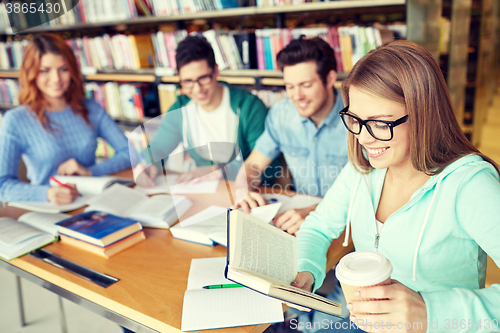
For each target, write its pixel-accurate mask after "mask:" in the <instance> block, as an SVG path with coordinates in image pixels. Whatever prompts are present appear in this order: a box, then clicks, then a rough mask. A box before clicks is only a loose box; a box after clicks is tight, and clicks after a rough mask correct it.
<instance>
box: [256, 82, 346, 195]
mask: <svg viewBox="0 0 500 333" xmlns="http://www.w3.org/2000/svg"><path fill="white" fill-rule="evenodd" d="M343 107H344V103H343V101H342V97H341V95H340V91H339V90H337V98H336V101H335V105H334V106H333V109H332V111H331V112H330V114H329V115H328V116H327V117H326V119H325V120H324V121H323V123H322V124H321V125H320V126H319V127H316V125H315V124H314V122H313V121H312V120H311V119H309V118H305V117H302V116H300V114H299V111H298V110H297V108H296V107H295V105H294V104H293V102H292V101H291V100H290V99H289V98H288V97H285V98H283V99H281V100H280V101H278V102H277V103H275V104H274V105H273V106H272V107H271V109H270V110H269V113H268V115H267V117H266V129H265V130H264V133H262V135H261V136H260V137H259V139H258V140H257V143H256V144H255V149H256V150H257V151H258V152H260V153H261V154H263V155H265V156H267V157H269V158H271V159H275V158H276V157H278V156H279V154H280V152H281V153H283V156H284V157H285V161H286V164H287V166H288V169H289V172H290V174H291V175H292V177H293V185H294V187H295V190H296V191H297V192H299V193H305V194H311V195H319V196H324V195H325V194H326V192H327V191H328V189H329V188H330V187H331V186H332V184H333V182H334V181H335V179H336V178H337V176H338V175H339V173H340V171H341V170H342V168H343V167H344V165H345V164H346V163H347V161H348V159H347V130H346V129H345V126H344V124H343V123H342V120H341V119H340V116H339V111H340V110H342V109H343ZM275 176H277V177H279V176H280V175H275Z"/></svg>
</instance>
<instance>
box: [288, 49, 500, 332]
mask: <svg viewBox="0 0 500 333" xmlns="http://www.w3.org/2000/svg"><path fill="white" fill-rule="evenodd" d="M342 93H343V96H344V100H345V101H346V102H347V105H348V106H347V107H346V108H345V109H344V110H343V111H342V112H341V113H340V114H341V116H342V119H343V121H344V123H345V125H346V127H347V129H348V130H349V132H350V134H349V137H348V147H349V159H350V163H349V164H348V165H347V166H346V167H345V168H344V169H343V170H342V173H341V174H340V176H339V177H338V178H337V180H336V182H335V184H334V185H333V187H332V188H331V190H330V191H329V192H328V193H327V194H326V196H325V197H324V199H323V201H322V202H321V203H320V204H319V206H318V207H317V208H316V210H315V211H314V212H312V213H311V214H310V215H309V216H308V217H307V218H306V220H305V222H304V223H303V224H302V226H301V228H300V230H299V232H298V235H297V247H298V254H299V272H300V273H299V274H298V275H297V277H296V279H295V282H294V284H295V285H296V286H298V287H300V288H303V289H306V290H311V289H317V288H318V287H320V286H321V284H322V282H323V279H324V277H325V263H326V256H325V253H326V251H327V249H328V246H329V245H330V241H331V240H332V239H335V238H337V237H339V235H340V234H341V233H342V231H343V230H344V228H346V242H347V239H348V235H349V231H350V230H352V239H353V242H354V246H355V248H356V250H357V251H360V250H371V251H379V252H381V253H382V254H384V255H385V256H386V257H387V258H388V259H389V260H390V262H391V263H392V266H393V273H392V278H393V280H392V284H391V285H388V286H378V287H371V288H366V289H360V290H359V296H360V297H362V298H373V299H374V300H373V301H363V302H362V301H358V302H352V304H348V308H350V311H351V320H352V321H353V322H355V323H360V324H361V323H368V322H369V323H372V325H371V326H361V328H363V329H365V330H366V331H368V332H384V331H386V332H394V331H397V330H396V327H395V326H396V324H397V323H402V324H403V325H406V326H408V325H407V324H406V323H422V324H421V325H420V326H419V325H409V326H412V328H415V329H409V330H407V331H413V332H416V331H419V332H425V331H426V330H428V331H432V332H434V331H436V332H450V331H465V330H467V331H468V332H469V331H481V332H483V331H485V332H486V331H496V332H498V331H499V328H498V326H496V327H495V323H494V322H493V320H494V319H497V320H498V319H500V286H499V285H493V286H491V287H489V288H486V289H484V283H485V270H486V254H488V255H490V256H491V257H492V259H493V260H494V261H495V263H496V264H497V265H498V264H500V242H499V241H498V240H499V239H500V205H499V204H498V203H499V202H500V183H499V181H498V178H499V175H498V165H497V164H495V163H494V162H493V161H492V160H491V159H489V158H487V157H485V156H484V155H482V154H480V153H479V151H478V150H477V149H476V148H474V147H473V146H472V145H471V143H470V142H469V141H468V140H467V138H466V137H465V136H464V134H463V133H462V132H461V130H460V127H459V125H458V123H457V121H456V119H455V116H454V114H453V110H452V107H451V103H450V98H449V95H448V91H447V88H446V83H445V81H444V79H443V76H442V73H441V70H440V69H439V66H438V65H437V63H436V62H435V60H434V59H433V58H432V56H431V54H430V53H429V52H427V51H426V50H425V49H424V48H422V47H420V46H418V45H416V44H414V43H412V42H408V41H395V42H392V43H389V44H387V45H385V46H382V47H379V48H378V49H376V50H374V51H372V52H370V53H369V54H368V55H366V56H365V57H364V58H363V59H361V60H360V61H359V62H358V63H357V64H356V65H355V66H354V68H353V69H352V71H351V73H350V74H349V76H348V78H347V79H346V80H345V81H344V82H343V86H342ZM348 219H349V220H348ZM361 313H369V314H361ZM382 321H383V323H385V324H387V323H388V322H390V323H391V324H392V325H393V326H392V327H391V328H388V327H387V326H383V328H380V327H382V326H381V324H382ZM375 323H377V324H375ZM373 324H375V325H373ZM401 326H402V325H400V327H401ZM375 327H379V328H378V329H376V328H375ZM464 327H466V329H465V330H464ZM417 328H420V329H417Z"/></svg>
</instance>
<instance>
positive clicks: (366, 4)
mask: <svg viewBox="0 0 500 333" xmlns="http://www.w3.org/2000/svg"><path fill="white" fill-rule="evenodd" d="M411 1H412V0H409V2H411ZM405 3H406V0H340V1H332V2H312V3H303V4H299V5H282V6H270V7H253V6H252V7H240V8H229V9H224V10H215V11H201V12H196V13H189V14H179V15H172V16H143V17H138V18H134V19H129V20H119V21H115V20H113V21H108V22H99V23H83V24H82V23H78V24H74V25H59V26H40V27H35V28H31V29H28V30H26V31H23V32H20V34H30V33H37V32H48V31H54V32H56V31H69V30H80V29H89V28H102V27H111V26H119V25H127V26H128V25H143V24H155V23H156V24H157V23H165V22H180V21H187V20H196V19H217V18H226V17H243V16H257V15H265V14H285V13H301V12H312V11H325V10H328V11H331V10H343V9H367V10H369V9H373V8H380V7H388V6H404V5H405ZM0 34H3V35H11V34H12V33H9V32H7V31H0Z"/></svg>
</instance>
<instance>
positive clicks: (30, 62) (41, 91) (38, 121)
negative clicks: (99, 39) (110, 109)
mask: <svg viewBox="0 0 500 333" xmlns="http://www.w3.org/2000/svg"><path fill="white" fill-rule="evenodd" d="M19 84H20V91H19V102H20V103H21V104H22V106H19V107H17V108H15V109H12V110H10V111H8V112H7V113H6V114H5V116H4V117H3V120H2V124H1V127H0V201H47V200H48V201H50V202H52V203H55V204H66V203H70V202H72V201H73V200H74V199H75V198H76V196H77V195H78V192H77V190H76V189H75V187H74V186H72V188H71V189H69V188H65V187H59V186H56V187H50V185H49V177H50V176H52V175H56V174H59V175H82V176H91V175H92V176H101V175H105V174H109V173H113V172H117V171H120V170H123V169H126V168H130V159H129V153H128V142H127V138H126V137H125V135H124V134H123V132H122V131H121V130H120V128H119V127H118V126H117V125H116V124H115V122H114V121H113V120H112V119H111V118H110V117H109V116H108V114H107V113H106V111H105V110H103V109H102V108H101V107H100V106H99V105H98V104H97V103H96V102H94V101H91V100H87V99H85V98H84V97H85V94H84V90H83V86H82V77H81V74H80V71H79V69H78V65H77V62H76V59H75V56H74V54H73V52H72V51H71V49H70V48H69V47H68V46H67V45H66V43H65V42H64V40H62V39H61V38H60V37H58V36H56V35H51V34H40V35H37V36H34V37H33V38H32V39H31V41H30V43H29V45H28V47H27V48H26V50H25V53H24V58H23V63H22V65H21V71H20V74H19ZM98 137H101V138H103V139H105V140H106V141H107V142H109V143H110V144H111V145H112V146H113V148H114V149H115V150H116V155H115V156H114V157H112V158H110V159H109V160H107V161H104V162H102V163H99V164H96V162H95V150H96V147H97V141H96V139H97V138H98ZM21 156H22V158H23V161H24V163H25V164H26V168H27V177H28V179H29V180H30V181H31V183H29V184H28V183H24V182H22V181H20V180H19V178H18V176H17V173H18V168H19V160H20V157H21Z"/></svg>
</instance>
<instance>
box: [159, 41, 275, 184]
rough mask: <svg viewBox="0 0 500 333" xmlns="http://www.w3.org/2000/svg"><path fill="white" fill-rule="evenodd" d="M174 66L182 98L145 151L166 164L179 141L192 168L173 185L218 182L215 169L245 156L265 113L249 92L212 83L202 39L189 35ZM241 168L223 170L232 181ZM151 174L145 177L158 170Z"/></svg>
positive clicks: (209, 55)
mask: <svg viewBox="0 0 500 333" xmlns="http://www.w3.org/2000/svg"><path fill="white" fill-rule="evenodd" d="M176 64H177V70H178V73H179V79H180V86H181V92H182V95H180V96H178V97H177V101H176V102H175V103H174V105H172V107H171V108H170V110H169V112H168V113H167V114H166V116H165V118H164V119H163V121H162V123H161V125H160V126H159V128H158V130H157V132H156V135H155V136H154V138H153V140H152V141H151V142H150V145H149V147H150V152H151V154H152V156H156V157H158V158H156V159H155V160H158V159H159V158H161V159H165V158H167V157H168V156H169V155H170V153H171V152H172V151H173V150H174V149H175V148H176V147H177V146H178V145H179V143H181V142H183V144H184V149H185V150H186V151H187V152H188V153H189V155H190V156H191V158H192V159H193V160H194V162H195V164H196V168H195V169H194V170H192V171H189V172H185V173H183V174H182V175H181V176H179V178H178V179H177V182H178V183H180V182H187V181H191V182H196V181H197V180H200V179H201V180H209V179H220V178H221V177H222V173H221V172H220V171H218V169H219V167H218V164H220V163H222V164H225V163H228V162H230V161H236V160H235V158H237V159H238V160H241V158H240V157H242V159H245V158H246V157H248V155H250V152H251V151H252V149H253V147H254V145H255V142H256V141H257V138H258V137H259V136H260V135H261V134H262V132H263V131H264V121H265V118H266V115H267V108H266V106H265V105H264V103H263V102H262V101H261V100H260V99H259V98H258V97H257V96H255V95H253V94H251V93H250V92H249V91H248V90H246V89H244V88H239V87H234V86H232V85H230V84H227V83H223V82H218V81H217V77H218V76H219V69H218V66H217V64H216V63H215V56H214V51H213V49H212V47H211V45H210V43H209V42H208V41H207V40H206V39H205V38H204V37H202V36H201V35H196V36H188V37H187V38H186V39H184V40H183V41H182V42H181V43H179V45H178V47H177V51H176ZM238 149H239V152H240V153H241V155H238ZM242 163H243V161H242V160H241V162H240V163H239V164H238V163H233V164H235V165H234V166H236V167H233V168H232V170H229V168H226V171H227V175H226V176H227V177H229V178H232V179H234V178H235V176H236V173H237V172H238V169H239V167H240V166H241V164H242ZM157 167H158V165H157ZM214 170H217V172H214ZM152 171H153V172H151V171H150V177H151V176H154V174H156V172H157V168H153V169H152ZM201 177H203V178H201Z"/></svg>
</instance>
